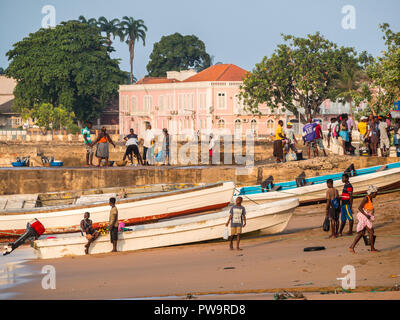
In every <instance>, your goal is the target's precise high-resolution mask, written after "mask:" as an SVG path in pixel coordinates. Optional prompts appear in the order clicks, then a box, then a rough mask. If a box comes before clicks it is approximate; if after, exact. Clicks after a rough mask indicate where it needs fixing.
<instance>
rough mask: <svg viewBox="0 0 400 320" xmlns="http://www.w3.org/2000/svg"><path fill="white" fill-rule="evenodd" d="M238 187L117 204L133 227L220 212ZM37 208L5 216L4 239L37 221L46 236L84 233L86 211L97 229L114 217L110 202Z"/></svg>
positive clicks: (0, 226)
mask: <svg viewBox="0 0 400 320" xmlns="http://www.w3.org/2000/svg"><path fill="white" fill-rule="evenodd" d="M234 188H235V184H234V183H233V182H224V183H218V184H214V185H209V186H204V187H195V188H188V189H185V190H182V191H175V192H167V193H165V194H162V195H153V196H144V197H137V198H132V199H122V200H120V201H117V208H118V219H119V221H120V222H124V223H125V225H133V224H138V223H144V222H154V221H157V220H160V219H166V218H171V217H176V216H181V215H186V214H191V213H196V212H203V211H207V210H215V209H220V208H223V207H225V206H227V205H228V204H229V203H230V201H231V199H232V195H233V190H234ZM35 209H39V210H26V211H24V212H20V213H18V214H7V215H1V216H0V236H1V235H3V236H7V234H15V235H19V234H22V233H23V232H24V231H25V228H26V224H27V223H28V222H30V221H31V220H32V219H34V218H36V219H38V220H39V221H40V222H41V223H42V224H43V225H44V226H45V228H46V234H58V233H68V232H77V231H79V230H80V222H81V220H82V219H83V214H84V212H86V211H87V212H89V213H90V219H91V220H92V221H93V226H94V227H95V228H99V227H101V226H103V225H105V224H107V223H108V219H109V214H110V206H109V205H108V203H100V204H91V205H87V206H84V205H83V206H72V207H67V208H65V207H64V208H62V209H59V210H55V209H54V208H50V209H41V208H35ZM8 236H9V235H8Z"/></svg>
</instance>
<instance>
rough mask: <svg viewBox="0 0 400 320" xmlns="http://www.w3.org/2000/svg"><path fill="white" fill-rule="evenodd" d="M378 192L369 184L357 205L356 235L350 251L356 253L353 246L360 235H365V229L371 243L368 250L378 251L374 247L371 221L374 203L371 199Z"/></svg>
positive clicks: (372, 219)
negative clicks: (365, 193) (365, 194)
mask: <svg viewBox="0 0 400 320" xmlns="http://www.w3.org/2000/svg"><path fill="white" fill-rule="evenodd" d="M377 194H378V188H377V187H375V186H369V187H368V190H367V196H366V197H364V199H363V200H362V201H361V203H360V206H359V207H358V213H357V219H358V224H357V232H358V234H357V236H356V238H355V239H354V241H353V243H352V245H351V246H350V248H349V251H350V252H353V253H356V252H355V251H354V247H355V246H356V245H357V243H358V241H360V239H361V237H362V236H364V235H365V231H368V233H369V239H370V243H371V251H370V252H379V250H377V249H376V248H375V237H374V228H373V225H372V221H374V218H375V217H374V213H375V209H374V205H373V204H372V199H374V198H375V197H376V196H377Z"/></svg>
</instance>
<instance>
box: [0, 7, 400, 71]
mask: <svg viewBox="0 0 400 320" xmlns="http://www.w3.org/2000/svg"><path fill="white" fill-rule="evenodd" d="M44 5H53V6H55V8H56V22H57V23H59V22H61V21H65V20H69V19H77V18H78V16H79V15H84V16H85V17H87V18H92V17H94V18H98V17H100V16H105V17H106V18H107V19H111V18H122V16H125V15H128V16H132V17H134V18H135V19H143V20H144V22H145V24H146V26H147V27H148V33H147V40H146V46H145V47H143V46H142V45H141V44H139V45H137V47H136V58H135V62H134V73H135V76H136V77H137V78H138V79H139V78H141V77H143V76H145V75H146V74H147V70H146V65H147V63H148V59H149V55H150V53H151V51H152V49H153V44H154V43H155V42H157V41H159V40H160V38H161V37H162V36H163V35H168V34H172V33H174V32H180V33H182V34H184V35H187V34H194V35H196V36H198V37H199V38H200V39H201V40H203V41H204V43H205V44H206V48H207V52H208V53H209V54H210V55H213V56H215V60H214V62H218V61H220V62H223V63H234V64H236V65H238V66H240V67H242V68H245V69H247V70H251V69H252V68H253V67H254V65H255V64H256V63H258V62H259V61H261V59H262V58H263V57H264V56H265V55H270V54H271V53H272V52H273V51H274V49H275V48H276V45H277V44H279V43H281V42H282V39H281V36H280V34H281V33H287V34H294V35H296V36H305V35H306V34H308V33H314V32H316V31H320V32H321V33H322V34H323V35H325V36H326V37H327V38H328V39H329V40H331V41H334V42H336V43H337V44H339V45H344V46H352V47H355V48H356V49H357V50H358V51H362V50H367V51H368V52H369V53H371V54H373V55H374V56H376V55H379V54H380V52H381V51H382V50H384V42H383V40H382V33H381V31H380V30H379V29H378V25H379V24H380V23H383V22H388V23H389V24H390V25H391V27H392V30H395V31H400V18H399V13H400V0H196V1H195V0H144V1H143V0H140V1H139V0H0V67H3V68H5V67H7V66H8V61H7V57H6V56H5V54H6V52H7V51H8V50H9V49H10V48H11V47H12V44H13V43H15V42H17V41H19V40H21V39H22V38H23V37H25V36H27V35H28V34H29V33H30V32H35V31H36V30H38V29H39V28H40V27H41V21H42V18H43V14H42V13H41V10H42V7H43V6H44ZM344 5H353V6H354V7H355V9H356V29H355V30H344V29H343V28H342V26H341V20H342V18H343V14H342V13H341V9H342V7H343V6H344ZM113 45H114V47H115V49H116V50H117V51H116V52H114V53H113V57H115V58H121V59H122V61H121V68H122V69H124V70H126V71H128V70H129V51H128V46H127V45H126V44H125V43H121V42H120V41H119V40H117V39H116V40H115V42H114V44H113Z"/></svg>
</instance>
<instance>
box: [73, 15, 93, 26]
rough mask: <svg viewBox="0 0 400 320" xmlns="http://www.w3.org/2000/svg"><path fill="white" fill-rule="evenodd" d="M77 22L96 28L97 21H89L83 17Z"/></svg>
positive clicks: (91, 19)
mask: <svg viewBox="0 0 400 320" xmlns="http://www.w3.org/2000/svg"><path fill="white" fill-rule="evenodd" d="M78 21H80V22H82V23H86V24H88V25H90V26H97V20H96V19H95V18H90V19H89V20H87V19H86V18H85V16H79V18H78Z"/></svg>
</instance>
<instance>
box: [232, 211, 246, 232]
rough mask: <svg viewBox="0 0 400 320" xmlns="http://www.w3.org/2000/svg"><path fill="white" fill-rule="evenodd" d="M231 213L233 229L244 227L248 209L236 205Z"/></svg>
mask: <svg viewBox="0 0 400 320" xmlns="http://www.w3.org/2000/svg"><path fill="white" fill-rule="evenodd" d="M229 213H230V214H232V220H231V227H232V228H236V227H243V217H244V216H245V215H246V209H245V208H244V207H243V206H237V205H234V206H233V207H232V208H231V210H230V211H229Z"/></svg>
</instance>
